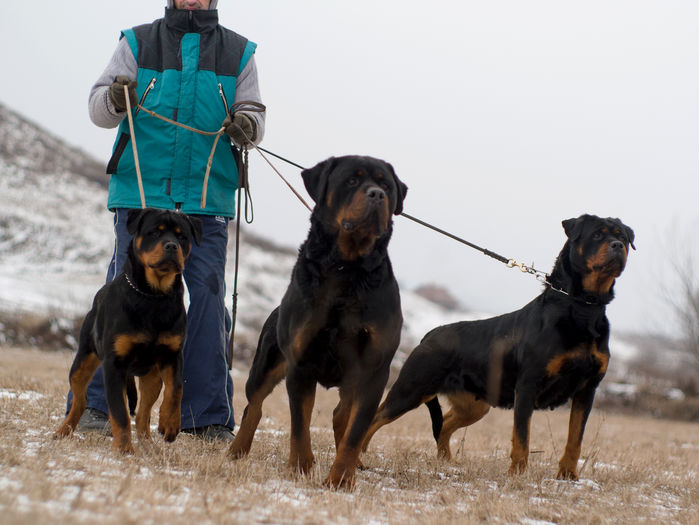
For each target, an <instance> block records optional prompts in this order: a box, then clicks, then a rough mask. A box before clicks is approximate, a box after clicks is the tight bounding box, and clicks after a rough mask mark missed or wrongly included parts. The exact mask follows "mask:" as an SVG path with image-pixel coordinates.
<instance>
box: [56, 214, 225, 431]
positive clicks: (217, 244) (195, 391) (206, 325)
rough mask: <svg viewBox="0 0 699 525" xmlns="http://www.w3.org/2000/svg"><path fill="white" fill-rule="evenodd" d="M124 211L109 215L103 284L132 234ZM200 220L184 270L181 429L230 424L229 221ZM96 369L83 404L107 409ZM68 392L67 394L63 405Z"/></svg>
mask: <svg viewBox="0 0 699 525" xmlns="http://www.w3.org/2000/svg"><path fill="white" fill-rule="evenodd" d="M127 216H128V210H126V209H118V210H116V213H115V214H114V233H115V244H114V255H113V256H112V260H111V262H110V264H109V268H108V270H107V282H110V281H112V280H114V278H115V277H116V276H117V275H118V274H119V273H120V272H121V268H122V266H123V264H124V261H125V260H126V254H127V250H128V246H129V243H130V242H131V235H129V232H128V231H127V230H126V219H127ZM197 217H198V218H200V219H201V220H202V223H203V235H202V241H201V245H200V246H196V245H194V246H193V247H192V252H191V254H190V255H189V258H188V259H187V263H186V265H185V270H184V273H183V277H184V281H185V284H186V285H187V290H188V291H189V308H188V309H187V338H186V340H185V344H184V350H183V357H184V370H183V392H182V420H181V424H182V429H183V430H184V429H189V428H200V427H204V426H207V425H213V424H217V425H224V426H227V427H229V428H233V427H234V425H235V420H234V418H233V381H232V380H231V376H230V374H229V373H228V351H227V349H228V334H229V333H230V330H231V318H230V315H229V313H228V311H227V310H226V307H225V303H224V297H225V293H226V283H225V280H224V275H225V268H226V247H227V245H228V219H227V218H225V217H213V216H211V215H197ZM101 370H102V367H101V366H100V368H98V370H97V372H95V376H94V377H93V378H92V381H91V382H90V384H89V385H88V387H87V406H88V407H90V408H95V409H97V410H100V411H102V412H104V413H105V414H106V413H107V400H106V398H105V394H104V378H103V374H102V372H101ZM71 400H72V394H70V393H69V395H68V407H70V403H71Z"/></svg>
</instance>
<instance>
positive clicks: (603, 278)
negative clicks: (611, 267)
mask: <svg viewBox="0 0 699 525" xmlns="http://www.w3.org/2000/svg"><path fill="white" fill-rule="evenodd" d="M627 255H628V253H627V250H626V246H624V260H626V257H627ZM608 261H609V243H605V244H603V245H602V246H601V247H600V249H599V250H597V253H596V254H594V255H593V256H592V257H589V258H588V259H587V260H586V261H585V263H586V265H587V270H588V273H587V274H585V276H584V277H583V279H582V285H583V290H585V291H586V292H589V293H594V294H606V293H608V292H609V290H610V289H611V287H612V285H613V284H614V280H615V279H616V278H617V277H619V275H620V274H621V270H616V271H614V272H612V273H609V272H607V271H604V270H603V269H602V267H603V266H604V265H605V264H607V262H608Z"/></svg>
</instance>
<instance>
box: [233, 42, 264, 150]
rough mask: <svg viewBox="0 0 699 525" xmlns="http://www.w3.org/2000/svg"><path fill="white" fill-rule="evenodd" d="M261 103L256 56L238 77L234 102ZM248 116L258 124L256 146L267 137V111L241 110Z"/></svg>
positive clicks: (252, 57)
mask: <svg viewBox="0 0 699 525" xmlns="http://www.w3.org/2000/svg"><path fill="white" fill-rule="evenodd" d="M247 101H252V102H259V103H260V104H262V98H261V97H260V86H259V84H258V81H257V65H256V64H255V55H252V56H251V57H250V60H249V61H248V63H247V64H246V65H245V67H244V68H243V70H242V71H241V72H240V75H239V76H238V83H237V85H236V88H235V101H234V102H236V103H237V102H247ZM241 111H243V112H245V114H247V115H248V116H250V117H252V118H253V119H255V122H256V123H257V137H256V138H255V144H259V143H260V142H261V141H262V138H263V137H264V135H265V116H266V115H267V112H266V111H263V112H261V113H260V112H253V111H249V112H248V111H245V109H244V108H243V109H241Z"/></svg>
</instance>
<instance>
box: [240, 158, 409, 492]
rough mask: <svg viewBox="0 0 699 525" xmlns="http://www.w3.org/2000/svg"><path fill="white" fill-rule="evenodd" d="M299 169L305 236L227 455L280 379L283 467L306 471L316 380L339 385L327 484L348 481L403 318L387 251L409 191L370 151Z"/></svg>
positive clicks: (247, 435)
mask: <svg viewBox="0 0 699 525" xmlns="http://www.w3.org/2000/svg"><path fill="white" fill-rule="evenodd" d="M301 175H302V177H303V181H304V185H305V186H306V189H307V190H308V193H309V194H310V195H311V197H312V198H313V200H314V202H315V206H314V209H313V212H312V214H311V228H310V232H309V234H308V238H307V239H306V241H305V242H304V243H303V244H302V246H301V248H300V249H299V255H298V259H297V261H296V264H295V266H294V269H293V272H292V276H291V282H290V284H289V287H288V288H287V291H286V294H285V295H284V297H283V299H282V301H281V304H280V306H279V307H277V308H276V309H275V310H274V311H273V312H272V313H271V314H270V316H269V318H268V319H267V321H266V322H265V324H264V326H263V328H262V332H261V334H260V339H259V343H258V346H257V351H256V353H255V357H254V361H253V364H252V367H251V369H250V374H249V376H248V380H247V383H246V386H245V394H246V397H247V400H248V405H247V407H246V408H245V412H244V414H243V418H242V421H241V424H240V428H239V429H238V433H237V435H236V437H235V440H234V441H233V443H231V446H230V449H229V455H230V456H231V457H233V458H239V457H241V456H244V455H246V454H247V453H248V452H249V451H250V447H251V445H252V441H253V437H254V435H255V430H256V429H257V425H258V423H259V421H260V418H261V416H262V403H263V401H264V399H265V398H266V397H267V396H268V395H269V394H270V393H271V392H272V390H273V389H274V387H275V386H276V385H277V384H278V383H279V382H280V381H281V380H282V379H284V378H286V388H287V392H288V394H289V408H290V412H291V450H290V454H289V465H290V466H291V468H293V469H297V470H299V471H301V472H303V473H307V472H308V471H309V470H310V469H311V467H312V465H313V461H314V458H313V452H312V451H311V435H310V423H311V413H312V411H313V404H314V399H315V391H316V385H317V384H318V383H320V384H321V385H323V386H324V387H326V388H330V387H335V386H337V387H339V393H340V402H339V404H338V405H337V407H336V408H335V410H334V412H333V430H334V433H335V445H336V452H337V453H336V457H335V461H334V463H333V465H332V467H331V469H330V473H329V475H328V476H327V478H326V480H325V483H326V484H327V485H330V486H333V487H338V486H346V487H350V486H351V485H352V484H353V482H354V476H355V470H356V467H357V463H358V456H359V447H360V446H361V443H362V439H363V438H364V434H365V433H366V430H367V428H368V427H369V424H370V423H371V420H372V418H373V417H374V414H375V412H376V408H377V406H378V404H379V401H380V400H381V396H382V394H383V389H384V388H385V386H386V381H387V380H388V374H389V368H390V364H391V359H392V358H393V355H394V353H395V351H396V349H397V347H398V343H399V340H400V331H401V326H402V324H403V316H402V313H401V307H400V295H399V291H398V284H397V282H396V279H395V277H394V275H393V270H392V267H391V263H390V261H389V258H388V252H387V248H388V242H389V239H390V238H391V232H392V224H393V221H392V215H394V214H396V215H398V214H400V213H401V211H402V209H403V199H404V198H405V194H406V191H407V187H406V186H405V184H403V183H402V182H401V181H400V180H399V179H398V177H397V176H396V174H395V173H394V170H393V168H392V166H391V165H390V164H388V163H387V162H384V161H382V160H379V159H375V158H372V157H360V156H347V157H338V158H330V159H328V160H326V161H323V162H321V163H320V164H318V165H316V166H315V167H313V168H311V169H308V170H304V171H303V172H302V173H301Z"/></svg>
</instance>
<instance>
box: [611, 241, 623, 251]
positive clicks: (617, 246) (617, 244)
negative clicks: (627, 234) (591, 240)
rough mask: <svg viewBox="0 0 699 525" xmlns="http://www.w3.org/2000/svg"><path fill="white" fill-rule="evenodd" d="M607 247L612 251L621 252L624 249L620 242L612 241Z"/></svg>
mask: <svg viewBox="0 0 699 525" xmlns="http://www.w3.org/2000/svg"><path fill="white" fill-rule="evenodd" d="M609 247H610V248H611V249H612V250H621V249H623V248H624V243H623V242H621V241H612V242H610V243H609Z"/></svg>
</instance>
